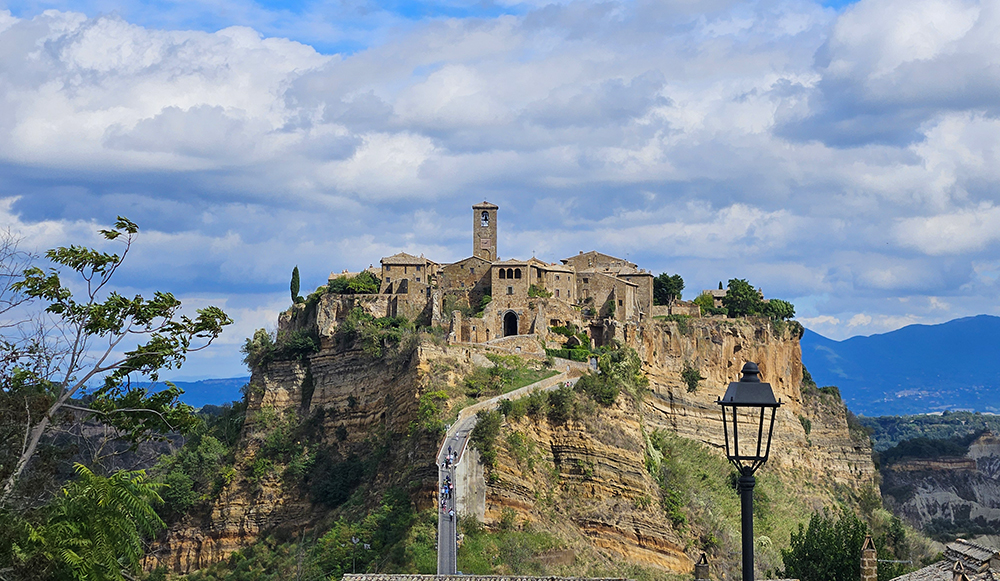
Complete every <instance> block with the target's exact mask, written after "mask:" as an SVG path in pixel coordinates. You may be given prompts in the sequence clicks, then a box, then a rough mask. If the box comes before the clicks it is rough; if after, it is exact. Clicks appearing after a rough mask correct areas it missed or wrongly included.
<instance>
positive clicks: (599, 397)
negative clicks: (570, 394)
mask: <svg viewBox="0 0 1000 581" xmlns="http://www.w3.org/2000/svg"><path fill="white" fill-rule="evenodd" d="M576 390H577V391H579V392H582V393H585V394H587V395H588V396H589V397H590V398H591V399H592V400H594V401H596V402H597V403H599V404H601V405H603V406H610V405H613V404H614V403H615V400H617V399H618V394H619V393H620V392H621V388H620V387H619V385H618V382H616V381H614V380H613V379H612V378H610V377H608V376H605V375H596V374H593V373H588V374H587V375H584V376H583V377H581V378H580V379H579V380H578V381H577V382H576Z"/></svg>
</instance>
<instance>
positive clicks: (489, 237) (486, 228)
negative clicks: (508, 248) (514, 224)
mask: <svg viewBox="0 0 1000 581" xmlns="http://www.w3.org/2000/svg"><path fill="white" fill-rule="evenodd" d="M499 209H500V206H497V205H496V204H491V203H489V202H486V201H484V202H483V203H482V204H476V205H475V206H473V207H472V255H473V256H477V257H479V258H482V259H483V260H489V261H490V262H494V261H496V259H497V210H499Z"/></svg>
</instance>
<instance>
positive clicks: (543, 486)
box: [149, 295, 875, 572]
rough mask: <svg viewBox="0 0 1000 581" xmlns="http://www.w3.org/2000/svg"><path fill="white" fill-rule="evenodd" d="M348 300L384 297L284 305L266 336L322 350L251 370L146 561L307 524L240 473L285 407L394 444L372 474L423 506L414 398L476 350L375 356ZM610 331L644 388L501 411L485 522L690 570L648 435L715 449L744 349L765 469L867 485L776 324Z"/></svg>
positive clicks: (811, 483)
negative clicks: (217, 449) (220, 435)
mask: <svg viewBox="0 0 1000 581" xmlns="http://www.w3.org/2000/svg"><path fill="white" fill-rule="evenodd" d="M359 305H360V306H362V307H363V308H366V309H368V310H370V311H379V310H380V309H382V307H383V306H384V305H379V304H375V303H374V302H373V301H372V300H367V301H366V300H359V301H354V299H344V298H340V297H332V296H331V295H326V296H324V297H323V298H322V299H321V300H320V302H319V304H317V305H315V306H309V307H304V306H297V307H296V310H294V311H292V312H290V313H288V314H284V315H282V318H281V321H280V325H279V332H280V333H290V332H294V331H297V330H299V331H305V332H307V333H310V334H314V335H315V336H318V337H319V338H320V340H321V343H322V349H321V350H320V351H319V352H318V353H315V354H312V355H308V356H305V357H302V358H301V359H296V360H289V361H274V362H271V363H269V364H267V365H265V366H262V367H261V368H259V369H256V370H254V373H253V377H252V380H251V394H250V400H249V402H248V403H249V407H248V413H247V421H246V424H245V426H244V433H243V446H242V449H241V450H240V452H239V454H238V457H237V462H236V469H235V472H234V474H232V478H231V480H230V481H229V482H228V483H227V484H226V486H225V488H224V490H223V492H222V494H221V495H220V496H219V497H218V499H217V500H215V501H214V502H213V503H212V505H211V506H210V507H209V508H208V510H207V511H206V512H205V513H203V514H200V515H194V516H189V517H188V518H186V519H185V520H184V521H182V522H181V523H178V524H177V525H175V526H174V527H173V528H172V529H171V531H170V532H169V534H168V536H167V538H166V540H165V541H164V542H162V543H161V544H160V546H159V547H158V549H157V550H156V551H155V552H154V553H153V555H152V556H151V558H150V560H149V564H150V565H151V566H155V565H156V564H157V563H162V564H166V565H168V566H169V568H170V569H171V570H173V571H176V572H187V571H192V570H195V569H198V568H201V567H205V566H207V565H209V564H212V563H215V562H218V561H220V560H223V559H225V558H227V557H228V555H230V554H231V553H232V552H233V551H235V550H237V549H238V548H240V547H241V546H245V545H247V544H249V543H252V542H254V541H255V540H257V539H258V538H260V537H261V535H263V534H264V533H266V532H268V531H271V530H275V529H281V528H288V529H298V528H301V527H307V526H309V525H310V523H313V522H315V521H316V519H317V518H319V517H320V516H321V515H322V514H324V512H328V511H326V510H325V509H323V508H322V507H318V506H316V505H314V504H312V503H311V502H310V499H309V497H308V495H307V494H305V493H304V492H303V491H302V490H301V489H299V488H295V487H289V486H287V485H283V484H282V480H281V477H280V470H275V471H273V472H271V473H268V474H264V475H262V476H261V475H257V476H255V475H254V473H253V471H254V466H255V464H254V462H255V458H256V455H257V453H258V450H260V448H261V446H262V443H263V442H264V440H265V438H266V437H267V434H268V433H269V430H272V429H273V427H274V423H275V422H276V421H280V419H281V418H286V417H290V414H295V417H297V418H298V419H299V420H300V421H303V422H306V421H312V422H314V423H315V424H316V425H317V426H318V428H317V429H319V430H320V431H321V432H322V433H323V434H325V436H324V437H323V439H322V445H323V446H324V450H325V452H324V453H328V454H332V455H334V456H336V457H340V458H343V457H346V456H347V455H349V454H357V455H359V456H362V457H363V456H364V455H365V454H367V453H370V451H371V446H372V442H373V441H376V440H378V438H383V441H390V442H393V445H392V446H389V448H390V451H389V452H388V454H389V456H388V457H387V458H386V459H385V460H383V462H382V463H381V464H380V466H381V468H380V472H379V474H378V475H377V477H376V479H375V482H374V483H372V484H371V485H372V486H388V485H389V484H391V483H393V482H397V483H398V482H400V481H403V482H410V483H413V482H416V483H418V486H417V489H412V488H411V490H413V492H412V494H413V498H414V500H415V501H416V502H417V503H418V506H430V505H431V503H433V494H434V489H435V485H434V481H435V478H436V470H435V467H434V454H435V452H436V449H437V442H430V441H413V440H412V439H407V437H406V434H408V433H410V432H411V431H412V430H411V426H412V425H413V422H416V421H419V418H420V404H421V402H420V397H421V396H422V395H423V394H425V393H427V392H428V391H431V390H441V389H446V390H447V389H452V388H455V389H452V393H454V394H456V395H457V394H460V393H461V380H462V377H463V376H464V375H465V374H467V373H469V372H471V370H472V369H473V368H474V367H475V366H477V365H478V366H484V365H490V363H489V361H488V360H486V358H485V357H483V356H482V354H480V353H479V352H477V351H476V349H475V348H470V347H456V346H450V347H449V346H443V345H437V346H436V345H434V344H432V343H428V342H425V343H423V344H422V345H420V346H413V347H412V349H403V350H402V352H401V353H402V354H401V355H395V356H392V357H388V358H383V359H378V360H373V359H372V358H371V357H370V356H368V355H366V354H365V353H363V352H361V351H359V350H344V349H343V348H341V347H339V346H338V345H337V343H336V341H335V340H334V339H335V336H334V333H335V331H336V328H337V325H338V324H339V323H340V322H341V321H342V320H343V319H344V317H345V316H346V314H347V313H348V312H349V311H350V309H351V308H353V307H354V306H359ZM622 334H623V335H624V336H625V337H626V338H627V340H628V342H629V343H630V344H631V345H632V346H633V347H634V348H635V349H636V350H637V352H638V353H639V354H640V356H641V357H642V358H643V360H644V362H645V363H644V370H645V372H646V373H647V375H648V377H649V380H650V384H649V392H648V393H646V394H645V395H644V396H643V397H641V398H639V399H634V398H631V397H625V396H624V394H623V396H621V397H619V399H618V401H617V402H616V404H615V405H613V406H611V407H610V408H599V409H597V410H596V411H595V413H594V415H593V416H592V417H590V418H589V419H586V420H581V421H576V422H568V423H566V424H561V425H549V424H548V423H547V422H546V421H544V420H543V421H540V422H536V421H532V420H527V419H522V420H520V422H521V423H518V422H513V423H511V424H510V425H509V426H508V427H507V429H508V432H510V431H517V432H518V433H520V434H522V436H523V440H520V445H519V446H513V447H512V446H506V447H504V448H503V450H504V451H503V452H502V453H501V454H500V457H499V458H498V465H497V467H496V469H494V470H493V471H491V473H490V474H489V475H488V486H487V491H486V510H485V519H486V522H487V524H488V525H491V526H496V525H498V524H499V523H500V522H501V521H502V520H503V519H504V517H505V515H506V516H507V517H509V516H510V514H511V511H513V514H514V515H515V520H516V521H517V522H535V523H538V524H539V525H542V524H545V526H547V527H549V528H555V529H558V530H560V531H562V532H563V533H565V534H566V535H569V536H571V537H575V538H580V539H584V540H585V542H586V543H587V544H588V545H589V547H590V548H591V549H592V550H594V551H597V552H598V553H600V554H601V555H605V557H604V558H610V559H618V558H624V559H627V560H628V561H629V562H633V563H638V564H642V565H646V566H651V567H656V568H660V569H664V570H668V571H674V572H689V571H691V570H692V567H693V558H695V557H697V551H698V550H699V548H698V546H697V545H696V544H693V543H692V541H691V535H692V534H693V533H692V531H691V530H679V529H678V528H677V526H675V525H674V524H673V523H672V522H671V521H670V519H668V518H667V517H666V516H665V514H664V511H663V509H662V507H661V506H660V499H659V494H660V493H659V488H658V486H659V485H658V483H657V482H656V480H655V479H654V478H653V477H652V476H651V475H650V473H649V471H648V470H647V467H646V456H647V452H648V449H649V437H650V434H652V433H653V432H655V431H656V430H666V431H668V432H671V433H675V434H678V435H680V436H682V437H684V438H689V439H692V440H696V441H699V442H703V443H704V444H706V445H707V446H709V447H711V448H712V449H713V450H715V451H716V453H717V454H718V455H719V456H721V455H722V445H723V440H722V427H721V424H720V414H719V409H718V406H717V405H716V403H715V400H716V398H717V397H718V396H720V395H721V394H722V393H723V391H724V389H725V387H726V385H727V384H728V383H729V382H730V381H735V380H737V379H738V378H739V371H740V368H741V367H742V365H743V363H744V362H746V361H755V362H757V363H758V365H759V366H760V368H761V370H762V372H763V374H762V375H763V379H764V380H765V381H769V382H770V383H771V384H772V386H773V388H774V391H775V395H776V396H778V397H780V398H781V399H782V401H783V402H784V404H785V405H784V406H783V407H782V408H780V410H779V412H778V416H777V419H776V424H775V428H774V434H775V436H774V443H773V445H772V460H771V462H770V463H769V464H768V466H767V467H765V469H764V470H765V471H770V472H771V473H773V474H780V475H781V478H785V479H787V480H788V481H789V482H792V481H794V482H795V483H796V484H795V486H794V487H793V488H795V489H796V490H798V489H800V488H801V489H802V492H801V495H802V498H803V500H804V501H805V502H807V503H810V504H811V505H812V506H816V507H818V506H821V505H823V504H826V503H829V502H830V501H831V499H832V498H833V497H834V492H833V487H834V486H838V487H840V489H841V490H848V491H857V490H859V489H860V488H861V487H863V486H864V485H866V484H870V483H871V482H872V480H873V477H874V474H875V471H874V467H873V465H872V463H871V459H870V454H871V451H870V449H869V448H868V445H867V441H866V440H865V441H864V442H863V443H859V442H856V441H854V440H852V438H851V435H850V432H849V429H848V426H847V421H846V417H845V410H844V408H843V406H842V405H841V404H840V403H839V400H838V401H832V400H831V399H830V398H821V397H818V396H817V397H807V396H804V395H803V394H802V393H801V391H800V387H799V386H800V383H801V379H802V363H801V353H800V349H799V344H798V337H797V336H793V335H792V334H791V333H790V332H789V331H788V330H787V329H784V330H782V331H781V332H776V331H775V329H774V328H773V326H772V324H770V323H768V322H747V321H729V320H716V319H691V320H690V321H688V322H686V323H676V322H671V323H661V322H655V323H653V324H650V325H647V326H643V327H639V328H631V329H628V330H625V331H624V332H623V333H622ZM685 363H688V364H690V365H692V366H694V367H696V368H697V369H699V370H700V372H701V374H702V376H704V377H705V379H704V380H703V381H701V382H700V383H699V386H698V388H697V390H695V391H693V392H689V391H688V389H687V386H686V385H685V383H684V382H683V381H682V379H681V370H682V369H683V367H684V365H685ZM456 386H458V387H457V388H456ZM458 400H459V398H455V399H453V400H452V401H451V402H447V403H446V404H445V406H446V407H447V405H450V404H451V403H453V402H454V401H458ZM444 413H445V414H447V410H445V411H444ZM803 420H808V422H806V421H803ZM522 424H523V425H522ZM807 424H809V425H810V426H811V430H810V432H809V433H808V434H807V433H806V428H805V426H806V425H807ZM803 484H808V486H805V487H802V485H803ZM553 491H557V492H553ZM564 517H565V518H564Z"/></svg>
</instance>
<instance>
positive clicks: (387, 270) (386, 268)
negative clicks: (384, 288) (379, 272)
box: [385, 264, 392, 272]
mask: <svg viewBox="0 0 1000 581" xmlns="http://www.w3.org/2000/svg"><path fill="white" fill-rule="evenodd" d="M390 270H392V267H391V266H389V265H388V264H387V265H385V271H386V272H389V271H390Z"/></svg>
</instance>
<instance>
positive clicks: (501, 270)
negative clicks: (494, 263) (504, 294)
mask: <svg viewBox="0 0 1000 581" xmlns="http://www.w3.org/2000/svg"><path fill="white" fill-rule="evenodd" d="M500 278H507V271H506V270H504V269H502V268H501V269H500Z"/></svg>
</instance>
